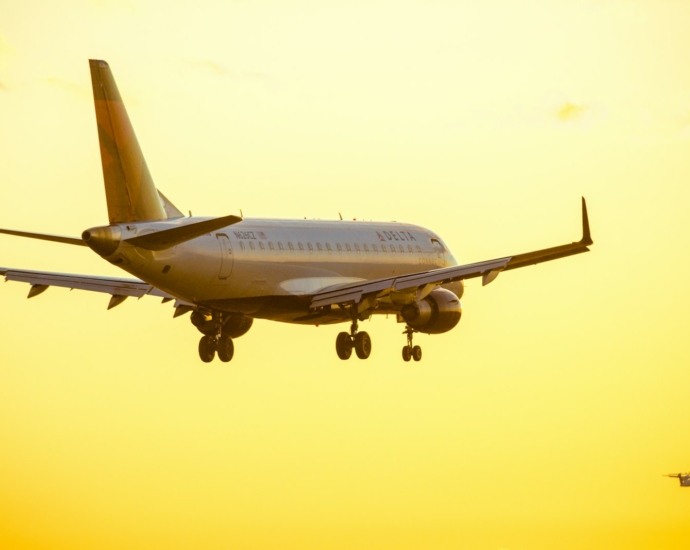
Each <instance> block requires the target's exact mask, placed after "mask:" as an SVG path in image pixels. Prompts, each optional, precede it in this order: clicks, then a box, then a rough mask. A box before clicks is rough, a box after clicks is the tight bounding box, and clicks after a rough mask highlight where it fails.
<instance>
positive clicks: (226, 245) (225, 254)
mask: <svg viewBox="0 0 690 550" xmlns="http://www.w3.org/2000/svg"><path fill="white" fill-rule="evenodd" d="M216 238H217V239H218V244H219V245H220V271H218V278H219V279H221V280H223V279H227V278H228V277H230V274H231V273H232V246H230V239H229V238H228V236H227V235H226V234H225V233H217V234H216Z"/></svg>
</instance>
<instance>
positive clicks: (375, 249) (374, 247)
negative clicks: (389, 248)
mask: <svg viewBox="0 0 690 550" xmlns="http://www.w3.org/2000/svg"><path fill="white" fill-rule="evenodd" d="M371 248H373V249H374V253H375V254H378V253H379V249H378V248H377V246H376V245H375V244H372V245H371Z"/></svg>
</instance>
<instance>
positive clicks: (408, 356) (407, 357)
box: [402, 346, 412, 363]
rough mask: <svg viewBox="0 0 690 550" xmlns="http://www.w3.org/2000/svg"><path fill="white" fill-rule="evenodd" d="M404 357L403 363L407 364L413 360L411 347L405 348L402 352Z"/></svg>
mask: <svg viewBox="0 0 690 550" xmlns="http://www.w3.org/2000/svg"><path fill="white" fill-rule="evenodd" d="M402 356H403V361H405V362H406V363H407V362H408V361H409V360H410V359H412V350H410V346H405V347H404V348H403V351H402Z"/></svg>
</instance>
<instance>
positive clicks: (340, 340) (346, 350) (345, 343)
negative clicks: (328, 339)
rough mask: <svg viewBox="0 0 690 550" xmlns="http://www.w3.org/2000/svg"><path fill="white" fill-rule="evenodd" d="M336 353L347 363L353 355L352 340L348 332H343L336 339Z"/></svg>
mask: <svg viewBox="0 0 690 550" xmlns="http://www.w3.org/2000/svg"><path fill="white" fill-rule="evenodd" d="M335 351H336V352H338V357H340V358H341V359H342V360H343V361H346V360H347V359H349V358H350V356H351V355H352V338H351V337H350V335H349V334H348V333H347V332H341V333H340V334H338V337H337V338H336V339H335Z"/></svg>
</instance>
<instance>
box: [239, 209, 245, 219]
mask: <svg viewBox="0 0 690 550" xmlns="http://www.w3.org/2000/svg"><path fill="white" fill-rule="evenodd" d="M240 218H242V219H244V214H242V209H241V208H240Z"/></svg>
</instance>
